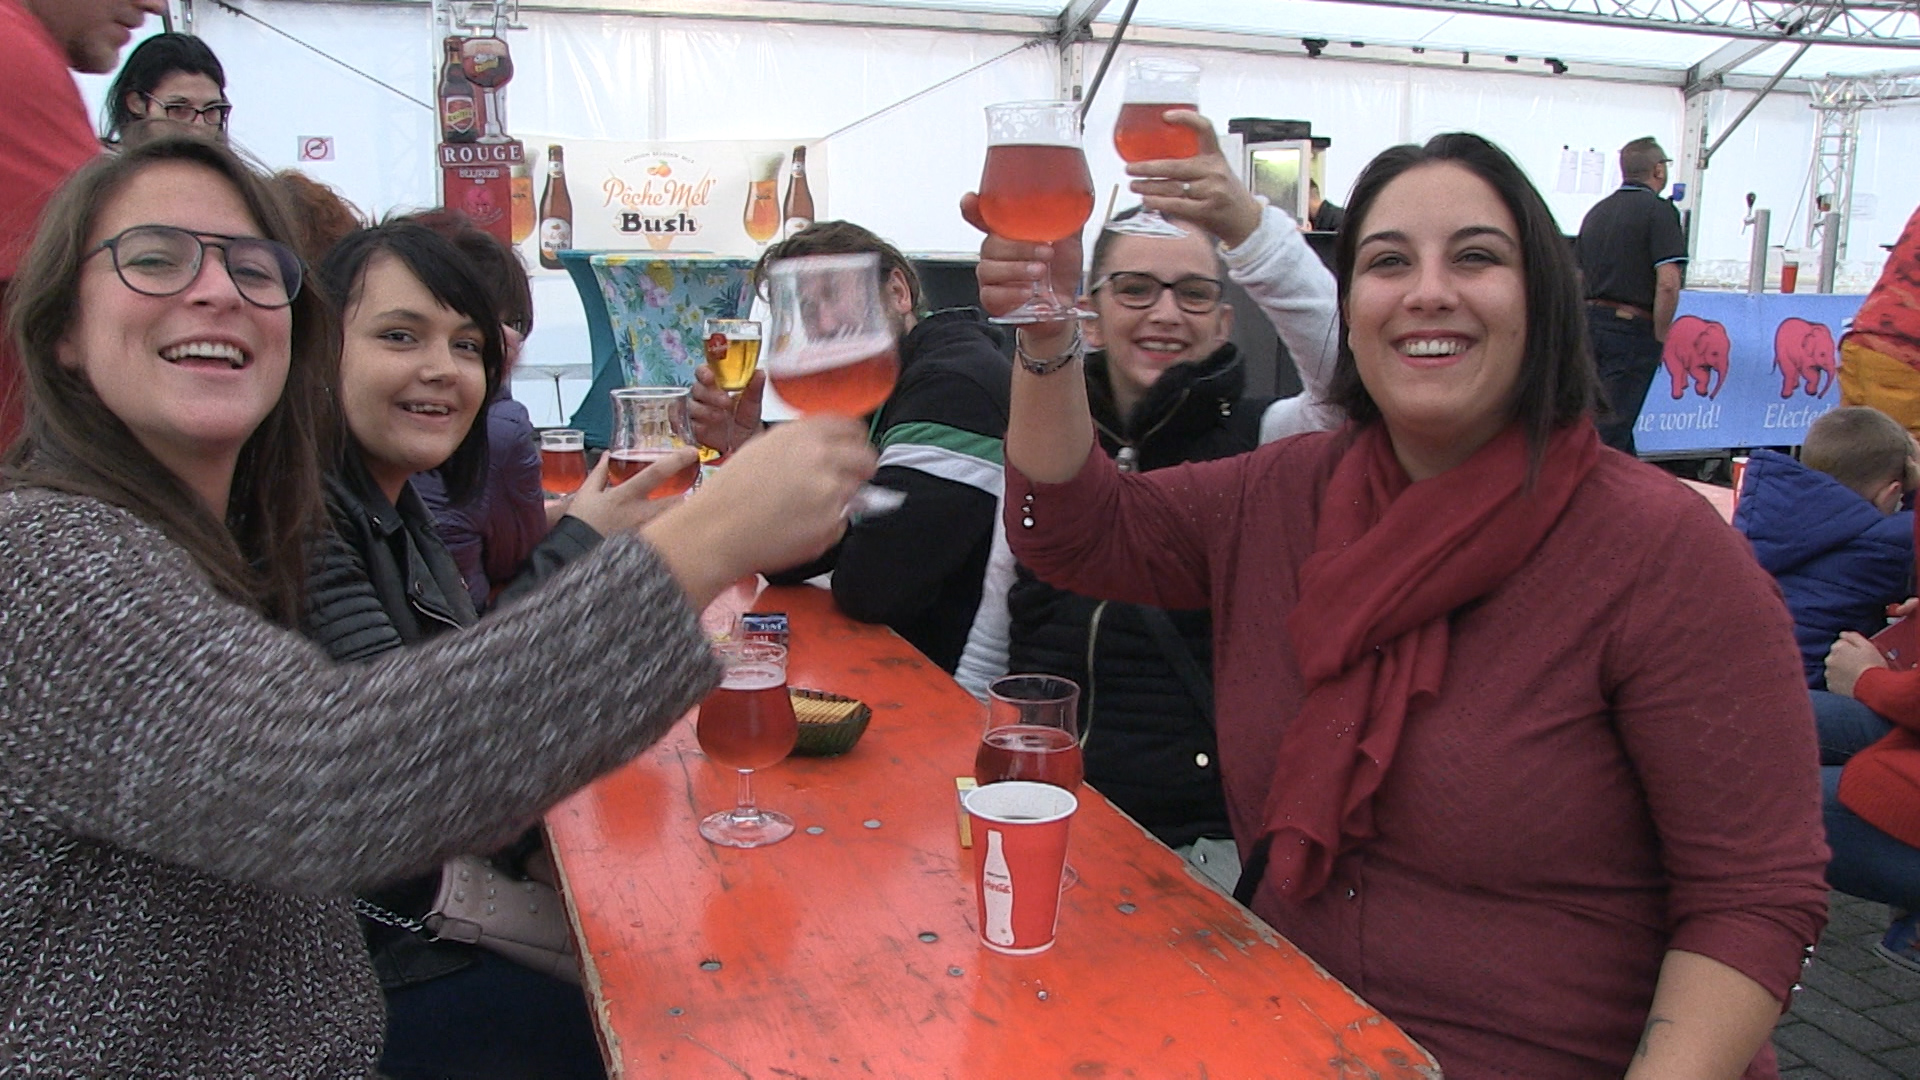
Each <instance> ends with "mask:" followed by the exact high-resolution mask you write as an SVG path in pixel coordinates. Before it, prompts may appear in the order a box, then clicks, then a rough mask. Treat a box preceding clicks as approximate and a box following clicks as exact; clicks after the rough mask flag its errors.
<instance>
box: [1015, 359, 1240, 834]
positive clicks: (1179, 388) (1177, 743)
mask: <svg viewBox="0 0 1920 1080" xmlns="http://www.w3.org/2000/svg"><path fill="white" fill-rule="evenodd" d="M1245 388H1246V371H1245V368H1244V367H1243V365H1242V363H1241V360H1240V355H1239V353H1238V351H1237V350H1235V349H1234V347H1233V346H1232V345H1226V346H1223V347H1222V348H1221V349H1220V350H1219V351H1218V352H1216V353H1214V354H1213V355H1212V356H1209V357H1207V358H1206V359H1205V360H1202V361H1200V362H1198V363H1193V364H1183V365H1180V366H1178V367H1174V368H1170V369H1168V370H1167V372H1166V373H1164V374H1163V375H1161V376H1160V379H1159V380H1158V381H1157V382H1156V383H1155V384H1154V386H1153V388H1152V389H1151V390H1150V391H1149V392H1148V393H1147V396H1146V397H1145V398H1144V399H1142V400H1141V402H1140V403H1139V405H1138V406H1137V407H1135V409H1134V410H1133V415H1132V416H1130V417H1127V418H1125V420H1124V421H1123V420H1122V418H1121V417H1120V416H1119V415H1118V410H1117V407H1116V406H1115V404H1114V401H1113V392H1112V389H1111V387H1110V384H1109V383H1108V381H1107V367H1106V357H1105V355H1104V354H1101V353H1094V354H1092V355H1090V356H1089V357H1088V358H1087V394H1088V397H1089V398H1090V400H1091V404H1092V408H1093V420H1094V426H1095V427H1096V428H1097V430H1098V432H1099V435H1100V445H1101V447H1102V448H1103V449H1105V450H1106V452H1107V453H1108V454H1110V455H1112V456H1113V457H1114V458H1115V459H1116V460H1117V461H1119V462H1120V463H1121V467H1122V468H1123V469H1128V470H1129V471H1146V470H1150V469H1158V468H1164V467H1165V466H1168V465H1177V464H1179V463H1181V462H1185V461H1210V460H1212V459H1214V458H1223V457H1231V456H1233V455H1235V454H1239V453H1243V452H1245V451H1247V450H1251V449H1253V448H1254V446H1256V445H1257V444H1258V443H1259V427H1260V415H1261V413H1262V412H1263V411H1264V410H1265V409H1266V406H1267V404H1268V400H1267V399H1255V398H1243V397H1241V393H1242V391H1243V390H1244V389H1245ZM1007 607H1008V612H1009V614H1010V616H1011V617H1012V621H1013V625H1012V631H1011V633H1012V643H1011V647H1010V650H1009V667H1008V670H1009V671H1021V672H1029V671H1038V672H1046V673H1049V674H1054V675H1061V676H1064V677H1066V678H1069V679H1072V680H1073V681H1075V682H1077V683H1079V684H1080V687H1081V695H1080V724H1081V730H1082V732H1084V733H1085V734H1086V763H1087V781H1088V782H1089V783H1091V784H1092V785H1093V786H1094V787H1096V788H1098V789H1099V790H1100V793H1101V794H1102V795H1105V796H1106V797H1107V798H1109V799H1111V800H1113V802H1114V803H1115V805H1117V806H1119V807H1120V809H1122V810H1125V811H1126V812H1127V813H1128V814H1130V815H1132V816H1133V818H1134V820H1136V821H1138V822H1139V823H1140V824H1141V825H1143V826H1145V827H1146V828H1147V829H1148V830H1149V831H1151V832H1152V833H1153V834H1154V835H1155V836H1157V837H1159V838H1160V839H1161V840H1162V841H1163V842H1165V843H1166V844H1168V845H1170V846H1173V847H1179V846H1180V845H1182V844H1187V843H1191V842H1192V841H1194V840H1195V839H1198V838H1199V837H1202V836H1215V837H1227V836H1230V835H1232V834H1231V833H1230V831H1229V830H1228V827H1227V811H1226V804H1225V801H1224V798H1223V796H1222V794H1221V790H1220V765H1219V762H1218V760H1217V758H1218V752H1217V751H1216V749H1215V747H1214V737H1213V718H1212V716H1211V715H1210V713H1209V711H1207V710H1204V709H1203V708H1202V706H1201V704H1200V703H1199V701H1197V700H1196V695H1195V693H1194V692H1193V691H1191V690H1190V689H1189V687H1188V685H1187V682H1186V681H1185V680H1183V679H1182V677H1181V675H1180V673H1179V671H1178V669H1177V668H1176V665H1175V663H1174V661H1172V660H1170V659H1169V658H1168V656H1167V653H1166V652H1165V651H1164V650H1163V649H1162V648H1161V647H1160V644H1159V642H1158V641H1157V640H1156V636H1155V634H1154V632H1153V629H1152V624H1151V623H1150V622H1149V620H1150V619H1151V618H1152V616H1151V615H1150V614H1149V610H1150V609H1146V608H1142V607H1139V606H1136V605H1133V604H1121V603H1110V602H1105V601H1098V600H1091V599H1088V598H1087V597H1084V596H1076V595H1074V594H1072V593H1067V592H1063V591H1061V590H1059V589H1056V588H1054V587H1053V586H1051V585H1048V584H1045V583H1044V582H1042V581H1040V580H1039V579H1037V578H1035V577H1034V576H1033V574H1032V572H1031V571H1029V570H1028V569H1027V568H1026V567H1024V566H1022V567H1020V568H1019V570H1018V578H1017V579H1016V580H1015V582H1014V585H1013V589H1012V591H1011V592H1009V593H1008V596H1007ZM1161 614H1163V615H1164V616H1165V619H1166V620H1167V621H1166V622H1165V623H1162V624H1161V625H1162V626H1168V625H1169V624H1170V628H1171V631H1172V633H1173V635H1177V637H1178V638H1179V640H1180V641H1181V642H1182V643H1183V644H1184V645H1185V647H1186V649H1187V652H1188V653H1189V654H1190V655H1191V656H1192V657H1193V661H1194V669H1193V670H1194V671H1195V672H1196V673H1198V674H1199V675H1200V676H1201V677H1202V678H1203V679H1204V682H1205V686H1206V689H1205V691H1204V693H1205V694H1206V696H1207V697H1208V698H1209V699H1210V698H1211V696H1212V689H1211V688H1212V674H1213V642H1212V630H1213V623H1212V619H1211V618H1210V617H1209V616H1208V614H1207V612H1205V611H1172V612H1164V613H1161Z"/></svg>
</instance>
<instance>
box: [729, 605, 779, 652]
mask: <svg viewBox="0 0 1920 1080" xmlns="http://www.w3.org/2000/svg"><path fill="white" fill-rule="evenodd" d="M740 637H741V638H742V639H744V640H746V641H766V642H770V643H772V644H774V645H785V644H786V643H787V613H786V612H784V611H749V612H747V613H746V614H745V615H742V616H740Z"/></svg>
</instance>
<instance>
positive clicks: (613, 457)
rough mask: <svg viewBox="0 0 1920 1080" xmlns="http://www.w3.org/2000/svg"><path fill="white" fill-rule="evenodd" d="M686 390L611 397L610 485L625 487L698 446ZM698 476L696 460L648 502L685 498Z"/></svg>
mask: <svg viewBox="0 0 1920 1080" xmlns="http://www.w3.org/2000/svg"><path fill="white" fill-rule="evenodd" d="M687 398H688V390H687V388H686V387H684V386H630V387H627V388H626V389H623V390H615V391H614V392H613V446H612V447H611V448H610V449H609V450H608V451H607V480H608V481H609V482H610V483H614V484H621V483H625V482H626V481H627V480H628V479H630V478H631V477H633V476H634V475H635V474H636V473H638V472H639V471H640V470H642V469H644V468H646V467H647V466H649V465H651V464H653V463H654V462H656V461H659V460H660V459H661V458H663V457H666V456H667V455H669V454H672V453H674V452H675V451H677V450H685V449H687V448H688V447H691V446H693V445H695V444H694V441H693V419H692V417H691V416H690V415H689V414H688V412H687ZM699 474H700V463H699V461H698V460H697V459H696V460H695V461H692V462H689V463H688V464H687V467H686V468H684V469H682V470H680V471H679V472H677V473H674V474H673V475H672V476H670V477H668V478H667V479H666V480H665V481H664V482H662V483H661V484H660V486H658V487H656V488H654V489H653V490H652V491H650V492H648V493H647V498H649V499H665V498H670V497H672V496H675V495H685V494H686V493H687V492H688V491H689V490H691V489H692V488H693V481H694V478H695V477H697V476H699Z"/></svg>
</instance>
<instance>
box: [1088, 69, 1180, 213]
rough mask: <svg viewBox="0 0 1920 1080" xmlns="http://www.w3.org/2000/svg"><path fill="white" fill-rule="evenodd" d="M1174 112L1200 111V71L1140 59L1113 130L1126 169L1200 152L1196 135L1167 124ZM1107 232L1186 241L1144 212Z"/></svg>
mask: <svg viewBox="0 0 1920 1080" xmlns="http://www.w3.org/2000/svg"><path fill="white" fill-rule="evenodd" d="M1173 109H1188V110H1191V111H1193V112H1199V111H1200V67H1199V65H1197V64H1189V63H1187V62H1186V61H1185V60H1174V59H1172V58H1170V57H1165V56H1140V57H1135V58H1134V59H1133V60H1130V61H1128V62H1127V88H1126V90H1125V91H1124V93H1123V95H1122V97H1121V99H1120V118H1119V119H1118V120H1117V121H1115V122H1114V125H1113V148H1114V149H1115V150H1117V151H1119V152H1120V157H1121V160H1123V161H1125V162H1127V163H1128V164H1129V165H1131V164H1133V163H1135V162H1140V161H1165V160H1167V159H1169V158H1190V157H1193V156H1194V155H1195V154H1198V153H1199V152H1200V133H1199V132H1197V131H1195V130H1193V129H1192V128H1190V127H1185V126H1182V125H1180V124H1172V123H1168V122H1167V119H1166V114H1167V113H1168V112H1169V111H1170V110H1173ZM1107 229H1108V231H1110V232H1117V233H1126V234H1128V235H1131V236H1185V235H1187V232H1186V230H1185V229H1182V228H1181V227H1180V226H1178V225H1175V224H1174V223H1173V222H1171V221H1168V220H1167V219H1166V218H1163V217H1161V216H1160V214H1159V212H1158V211H1154V210H1145V211H1142V212H1140V213H1139V214H1136V215H1134V216H1133V217H1130V218H1127V219H1126V220H1124V221H1114V222H1109V223H1108V224H1107Z"/></svg>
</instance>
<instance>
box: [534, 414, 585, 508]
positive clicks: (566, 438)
mask: <svg viewBox="0 0 1920 1080" xmlns="http://www.w3.org/2000/svg"><path fill="white" fill-rule="evenodd" d="M586 479H587V442H586V435H585V434H583V433H582V432H580V431H577V430H575V429H573V428H552V429H550V430H547V431H543V432H541V433H540V489H541V490H542V491H545V492H546V493H547V497H548V498H550V499H558V498H564V497H565V496H568V495H571V494H573V493H574V492H576V491H579V490H580V485H581V484H583V483H585V482H586Z"/></svg>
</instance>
